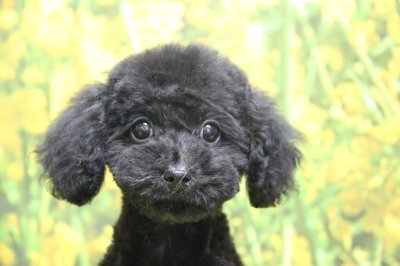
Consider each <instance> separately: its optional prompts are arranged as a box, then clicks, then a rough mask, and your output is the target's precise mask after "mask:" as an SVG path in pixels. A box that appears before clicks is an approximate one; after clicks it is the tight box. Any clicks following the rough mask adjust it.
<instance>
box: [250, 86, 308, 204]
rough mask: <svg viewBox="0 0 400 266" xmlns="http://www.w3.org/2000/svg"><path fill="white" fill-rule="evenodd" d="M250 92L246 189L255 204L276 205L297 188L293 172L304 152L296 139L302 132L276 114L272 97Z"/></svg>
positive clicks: (251, 201)
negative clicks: (295, 143) (296, 142)
mask: <svg viewBox="0 0 400 266" xmlns="http://www.w3.org/2000/svg"><path fill="white" fill-rule="evenodd" d="M250 93H251V95H250V99H249V106H248V116H249V121H248V122H249V123H250V135H251V147H250V154H249V164H248V169H247V190H248V194H249V198H250V203H251V205H252V206H253V207H257V208H260V207H269V206H275V205H276V204H277V203H279V201H280V199H281V198H282V196H283V195H286V194H287V192H288V191H289V190H290V189H291V188H293V187H294V181H293V171H294V170H295V168H296V166H297V164H298V163H299V161H300V159H301V153H300V151H299V150H298V149H297V148H296V147H295V146H294V144H293V141H295V140H296V139H299V138H300V133H298V132H297V131H296V130H295V129H294V128H293V127H292V126H290V125H289V123H288V122H287V121H286V120H285V119H284V118H283V117H282V116H281V115H280V114H278V113H277V111H276V110H275V104H274V102H273V101H272V100H271V99H269V98H267V97H266V96H264V95H262V94H261V93H259V92H254V91H251V92H250Z"/></svg>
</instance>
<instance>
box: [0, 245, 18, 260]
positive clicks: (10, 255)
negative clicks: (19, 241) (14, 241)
mask: <svg viewBox="0 0 400 266" xmlns="http://www.w3.org/2000/svg"><path fill="white" fill-rule="evenodd" d="M0 265H3V266H8V265H10V266H11V265H15V255H14V251H13V250H12V249H11V248H9V247H7V246H6V245H4V244H3V243H0Z"/></svg>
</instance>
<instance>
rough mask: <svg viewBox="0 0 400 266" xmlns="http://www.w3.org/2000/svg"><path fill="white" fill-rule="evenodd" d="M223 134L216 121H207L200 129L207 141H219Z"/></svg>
mask: <svg viewBox="0 0 400 266" xmlns="http://www.w3.org/2000/svg"><path fill="white" fill-rule="evenodd" d="M220 136H221V130H220V129H219V126H218V124H217V123H215V122H206V123H204V125H203V128H202V129H201V131H200V137H201V138H202V139H204V140H205V141H207V142H211V143H212V142H217V141H218V140H219V137H220Z"/></svg>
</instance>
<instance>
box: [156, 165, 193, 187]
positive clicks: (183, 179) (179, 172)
mask: <svg viewBox="0 0 400 266" xmlns="http://www.w3.org/2000/svg"><path fill="white" fill-rule="evenodd" d="M163 178H164V180H165V181H166V182H168V183H170V184H172V185H178V184H179V183H181V184H187V183H189V181H190V179H191V178H190V176H189V174H188V171H187V170H186V168H184V167H170V168H169V169H168V170H166V171H165V172H164V175H163Z"/></svg>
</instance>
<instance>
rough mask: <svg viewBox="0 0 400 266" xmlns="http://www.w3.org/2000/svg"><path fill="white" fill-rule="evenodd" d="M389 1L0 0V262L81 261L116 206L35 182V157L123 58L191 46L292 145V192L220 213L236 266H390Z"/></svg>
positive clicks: (393, 67)
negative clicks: (212, 57) (70, 198)
mask: <svg viewBox="0 0 400 266" xmlns="http://www.w3.org/2000/svg"><path fill="white" fill-rule="evenodd" d="M399 12H400V4H399V1H395V0H365V1H355V0H335V1H333V0H326V1H322V0H321V1H318V0H316V1H311V0H308V1H306V0H303V1H290V0H282V1H277V0H269V1H259V0H249V1H234V0H227V1H211V0H203V1H192V0H185V1H162V0H154V1H139V0H131V1H128V0H86V1H78V0H59V1H53V0H51V1H50V0H47V1H17V0H3V1H0V54H1V59H2V60H0V106H1V109H2V110H1V111H0V132H1V133H0V176H1V179H0V215H1V216H0V228H1V230H0V265H76V264H77V265H94V264H95V263H96V262H98V260H99V259H100V258H101V256H102V254H103V253H104V252H105V249H106V247H107V246H108V245H109V242H110V239H111V234H112V225H113V223H114V222H115V220H116V218H117V216H118V213H119V208H120V193H119V191H118V189H117V188H116V186H115V184H114V182H113V180H112V177H111V175H110V174H108V175H107V177H106V182H105V184H104V186H103V188H102V191H101V192H100V194H99V196H97V197H96V198H95V199H94V200H93V202H92V203H91V204H90V205H88V206H85V207H84V208H78V207H74V206H70V205H68V204H67V203H65V202H62V201H57V200H55V199H53V198H52V197H51V196H50V195H49V193H48V192H47V191H46V190H45V186H46V184H43V183H40V182H39V176H40V174H41V168H40V167H39V165H38V164H37V163H36V162H35V154H34V152H33V150H34V147H35V146H36V145H37V143H38V141H39V140H40V138H41V136H42V134H43V132H44V131H45V129H46V127H47V126H48V124H49V123H50V121H51V120H52V119H53V118H54V117H55V116H56V115H57V113H59V112H60V110H62V108H63V107H64V106H65V104H66V103H67V101H68V99H69V98H70V97H71V96H72V95H73V94H74V93H75V92H76V91H77V90H79V89H80V88H81V87H82V86H83V85H84V84H87V83H89V82H92V81H93V80H99V81H102V80H104V79H105V77H106V73H107V71H108V70H109V69H110V68H111V67H112V66H113V65H114V64H115V63H116V62H118V61H119V60H120V59H122V58H124V57H125V56H127V55H129V54H132V53H137V52H139V51H140V50H143V49H145V48H149V47H153V46H155V45H157V44H162V43H166V42H182V43H188V42H200V43H204V44H207V45H210V46H212V47H214V48H216V49H218V50H220V51H221V53H222V54H224V55H226V56H228V57H230V58H231V59H232V60H233V61H234V62H235V63H237V64H238V65H239V66H241V67H242V68H243V69H245V71H246V72H247V73H248V74H249V78H250V80H251V82H252V83H253V84H254V85H255V86H256V87H258V88H260V89H262V90H265V91H266V92H267V93H269V94H270V95H272V96H274V97H276V99H277V100H278V106H279V107H280V109H281V110H282V112H283V113H284V114H285V116H286V117H287V118H288V119H290V120H291V122H292V123H293V124H294V125H295V126H296V127H297V128H299V129H300V130H301V131H302V132H303V133H304V135H305V137H306V140H307V141H306V142H305V143H304V144H302V150H303V152H304V154H305V161H304V163H303V165H302V167H301V168H300V169H299V170H298V172H297V180H298V187H299V189H298V190H299V192H298V193H297V194H296V193H294V194H293V195H292V196H291V197H290V198H288V199H287V200H286V202H284V204H283V205H281V206H279V208H272V209H266V210H261V209H252V208H251V207H250V206H249V204H248V200H247V198H246V192H245V186H244V184H243V186H242V192H241V193H240V194H239V195H238V196H237V197H236V198H235V199H234V200H232V201H230V202H229V203H228V204H227V205H226V206H225V211H226V213H227V214H228V217H229V220H230V224H231V227H232V234H233V236H234V238H235V242H236V245H237V247H238V249H239V252H240V253H241V255H242V257H243V259H244V261H245V263H246V265H285V266H286V265H301V266H303V265H374V266H378V265H398V264H400V255H399V254H400V230H399V228H400V218H399V217H400V197H399V195H400V189H399V187H400V167H399V164H398V161H399V154H398V153H399V152H398V151H399V150H400V135H399V132H400V105H399V103H400V63H399V62H400V30H399V25H400V16H399Z"/></svg>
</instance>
